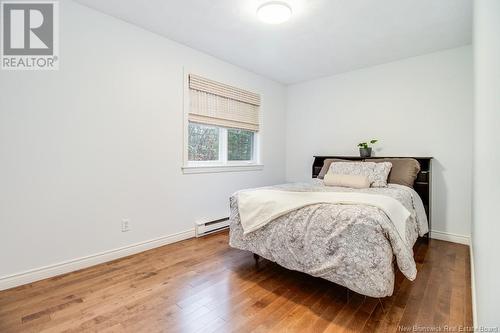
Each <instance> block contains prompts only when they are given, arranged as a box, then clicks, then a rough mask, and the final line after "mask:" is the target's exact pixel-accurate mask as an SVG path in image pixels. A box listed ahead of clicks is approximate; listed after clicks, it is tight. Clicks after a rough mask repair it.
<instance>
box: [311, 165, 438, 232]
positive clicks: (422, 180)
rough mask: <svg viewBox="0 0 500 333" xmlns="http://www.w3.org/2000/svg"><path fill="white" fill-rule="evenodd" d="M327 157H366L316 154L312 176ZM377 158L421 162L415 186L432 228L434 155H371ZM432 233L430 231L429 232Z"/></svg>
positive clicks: (317, 172)
mask: <svg viewBox="0 0 500 333" xmlns="http://www.w3.org/2000/svg"><path fill="white" fill-rule="evenodd" d="M327 158H338V159H343V160H348V161H364V160H365V158H363V157H359V156H314V162H313V165H312V177H313V178H317V177H318V174H319V172H320V171H321V168H322V167H323V162H324V161H325V159H327ZM376 158H413V159H416V160H417V161H418V163H420V172H419V173H418V175H417V179H416V180H415V183H414V184H413V188H414V189H415V191H416V192H417V193H418V195H419V196H420V198H422V201H423V203H424V207H425V212H426V213H427V218H428V220H429V230H431V202H432V194H431V189H432V157H412V156H395V157H394V156H393V157H385V156H384V157H381V156H375V157H370V159H376ZM429 235H430V232H429Z"/></svg>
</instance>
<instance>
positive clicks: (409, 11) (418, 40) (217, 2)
mask: <svg viewBox="0 0 500 333" xmlns="http://www.w3.org/2000/svg"><path fill="white" fill-rule="evenodd" d="M78 2H79V3H82V4H84V5H87V6H89V7H91V8H94V9H97V10H99V11H101V12H104V13H106V14H109V15H112V16H115V17H117V18H120V19H123V20H125V21H127V22H130V23H133V24H135V25H138V26H140V27H143V28H145V29H147V30H150V31H153V32H155V33H158V34H161V35H163V36H165V37H167V38H169V39H172V40H175V41H177V42H180V43H182V44H185V45H187V46H190V47H192V48H194V49H197V50H200V51H203V52H205V53H208V54H211V55H213V56H215V57H217V58H220V59H222V60H225V61H227V62H230V63H232V64H235V65H238V66H240V67H243V68H245V69H248V70H250V71H252V72H255V73H258V74H261V75H263V76H266V77H269V78H272V79H274V80H276V81H279V82H282V83H285V84H291V83H297V82H301V81H306V80H310V79H314V78H318V77H322V76H327V75H332V74H338V73H342V72H347V71H351V70H355V69H359V68H363V67H367V66H373V65H378V64H382V63H387V62H390V61H394V60H398V59H403V58H408V57H412V56H417V55H421V54H425V53H430V52H435V51H439V50H444V49H448V48H453V47H458V46H462V45H467V44H470V43H471V40H472V0H286V2H287V3H288V4H289V5H290V6H291V7H292V9H293V15H292V18H291V19H290V20H289V21H288V22H285V23H282V24H279V25H268V24H265V23H262V22H260V21H259V20H258V19H257V16H256V9H257V7H258V6H259V5H261V4H262V3H264V2H267V1H265V0H148V1H144V0H78Z"/></svg>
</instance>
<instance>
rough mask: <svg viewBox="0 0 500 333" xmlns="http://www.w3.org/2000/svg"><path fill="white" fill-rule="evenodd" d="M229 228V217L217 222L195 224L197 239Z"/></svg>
mask: <svg viewBox="0 0 500 333" xmlns="http://www.w3.org/2000/svg"><path fill="white" fill-rule="evenodd" d="M228 227H229V217H223V218H220V219H216V220H208V219H207V220H200V221H198V222H196V224H195V228H194V229H195V233H196V237H203V236H206V235H209V234H211V233H214V232H217V231H220V230H224V229H227V228H228Z"/></svg>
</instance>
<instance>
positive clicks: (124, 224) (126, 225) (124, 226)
mask: <svg viewBox="0 0 500 333" xmlns="http://www.w3.org/2000/svg"><path fill="white" fill-rule="evenodd" d="M127 231H130V220H129V219H123V220H122V232H127Z"/></svg>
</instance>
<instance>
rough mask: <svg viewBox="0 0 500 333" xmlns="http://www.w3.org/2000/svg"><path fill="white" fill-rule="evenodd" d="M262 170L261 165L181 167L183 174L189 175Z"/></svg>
mask: <svg viewBox="0 0 500 333" xmlns="http://www.w3.org/2000/svg"><path fill="white" fill-rule="evenodd" d="M262 169H264V165H262V164H248V165H213V166H211V165H210V166H209V165H203V166H183V167H182V172H183V173H184V174H190V173H217V172H238V171H259V170H262Z"/></svg>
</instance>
